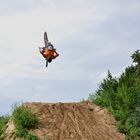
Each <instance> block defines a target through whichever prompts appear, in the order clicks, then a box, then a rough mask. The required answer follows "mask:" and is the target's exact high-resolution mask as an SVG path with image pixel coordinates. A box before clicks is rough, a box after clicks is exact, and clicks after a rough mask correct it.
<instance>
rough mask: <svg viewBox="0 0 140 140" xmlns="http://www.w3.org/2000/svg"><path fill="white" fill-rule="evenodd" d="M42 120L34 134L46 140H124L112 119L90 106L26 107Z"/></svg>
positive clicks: (96, 107)
mask: <svg viewBox="0 0 140 140" xmlns="http://www.w3.org/2000/svg"><path fill="white" fill-rule="evenodd" d="M24 106H25V107H26V108H29V109H31V110H32V112H33V113H34V114H35V115H36V116H37V117H38V118H39V124H38V127H37V128H36V129H33V130H32V131H33V133H34V134H35V135H37V136H38V137H39V138H40V139H42V140H44V138H45V137H47V140H125V136H124V135H123V134H121V133H119V132H118V131H117V129H116V126H115V125H116V122H115V119H114V118H113V116H112V115H111V114H110V113H108V112H107V110H105V109H102V108H100V107H98V106H96V105H93V104H92V103H90V102H88V101H87V102H77V103H39V102H38V103H37V102H33V103H24Z"/></svg>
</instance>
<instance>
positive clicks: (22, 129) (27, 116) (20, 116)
mask: <svg viewBox="0 0 140 140" xmlns="http://www.w3.org/2000/svg"><path fill="white" fill-rule="evenodd" d="M12 117H13V121H14V124H15V127H16V136H18V137H23V138H26V139H28V140H38V138H37V137H36V136H35V135H33V134H32V133H31V132H29V130H30V129H32V128H35V127H36V126H37V124H38V119H37V117H36V116H35V115H33V114H32V112H31V110H29V109H26V108H25V107H23V106H20V107H18V106H17V105H15V107H14V111H13V114H12Z"/></svg>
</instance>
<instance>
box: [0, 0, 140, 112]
mask: <svg viewBox="0 0 140 140" xmlns="http://www.w3.org/2000/svg"><path fill="white" fill-rule="evenodd" d="M0 9H1V10H0V18H1V22H0V30H1V32H0V58H1V60H0V65H1V70H0V85H1V86H0V92H1V95H0V99H3V102H0V105H4V106H6V107H5V108H3V109H2V108H1V111H2V112H4V113H5V112H6V110H7V111H8V110H9V106H10V105H11V104H12V103H14V102H17V101H20V100H24V101H44V102H59V101H63V102H68V101H69V102H70V101H79V100H80V99H82V98H85V99H86V98H88V95H89V93H91V92H92V91H94V90H96V88H97V85H98V84H99V83H100V81H101V80H102V78H104V77H105V76H106V74H107V70H108V69H109V70H111V72H112V73H113V75H119V74H120V73H121V72H122V70H124V68H125V67H126V66H127V65H130V64H131V63H132V62H131V58H130V55H131V54H132V53H133V52H134V51H135V50H137V49H139V44H140V41H139V36H140V31H139V30H140V29H139V24H140V20H139V16H140V15H139V13H140V11H139V9H140V2H139V1H137V0H134V1H133V2H132V1H130V0H128V1H126V0H125V1H121V0H116V1H111V0H107V1H103V0H99V1H95V0H87V1H84V0H75V1H73V0H72V1H66V0H62V1H59V2H58V1H56V0H52V1H48V0H40V1H37V0H34V1H33V0H30V1H27V0H25V1H22V2H21V1H18V0H12V1H8V0H5V1H2V0H1V1H0ZM7 9H8V10H7ZM44 31H47V32H48V36H49V40H50V41H51V42H52V43H53V44H54V46H55V47H56V48H57V51H58V52H59V54H60V56H59V57H58V59H56V60H55V61H53V62H52V63H51V64H50V65H49V67H48V68H47V69H46V68H45V60H44V59H43V57H42V56H41V54H40V53H39V52H38V47H39V46H43V45H44V42H43V32H44Z"/></svg>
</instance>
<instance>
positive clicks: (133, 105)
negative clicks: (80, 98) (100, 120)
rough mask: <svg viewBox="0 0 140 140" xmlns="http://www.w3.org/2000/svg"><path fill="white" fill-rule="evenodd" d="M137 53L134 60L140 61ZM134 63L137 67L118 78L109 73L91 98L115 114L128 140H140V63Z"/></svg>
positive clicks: (119, 127)
mask: <svg viewBox="0 0 140 140" xmlns="http://www.w3.org/2000/svg"><path fill="white" fill-rule="evenodd" d="M135 53H136V54H137V55H136V54H134V55H133V56H132V58H133V59H136V58H138V60H140V59H139V58H140V56H138V55H140V53H137V52H135ZM133 61H134V60H133ZM134 62H137V65H135V66H133V65H131V66H129V67H127V68H126V69H125V71H124V72H123V73H122V74H121V75H120V77H118V78H116V77H115V78H113V77H112V75H111V73H110V71H108V75H107V78H105V79H103V81H102V82H101V84H100V85H99V87H98V89H97V90H96V91H95V93H93V94H90V96H89V99H90V100H91V101H92V102H94V103H95V104H97V105H100V106H102V107H106V108H107V109H108V110H109V111H111V112H112V113H113V115H114V117H115V118H116V120H117V127H118V129H119V130H120V132H123V133H125V134H126V136H127V139H128V140H139V139H140V61H134Z"/></svg>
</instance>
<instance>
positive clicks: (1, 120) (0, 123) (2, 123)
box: [0, 116, 9, 140]
mask: <svg viewBox="0 0 140 140" xmlns="http://www.w3.org/2000/svg"><path fill="white" fill-rule="evenodd" d="M8 121H9V116H1V117H0V140H2V139H3V137H2V134H3V133H4V131H5V129H6V124H7V122H8Z"/></svg>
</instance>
